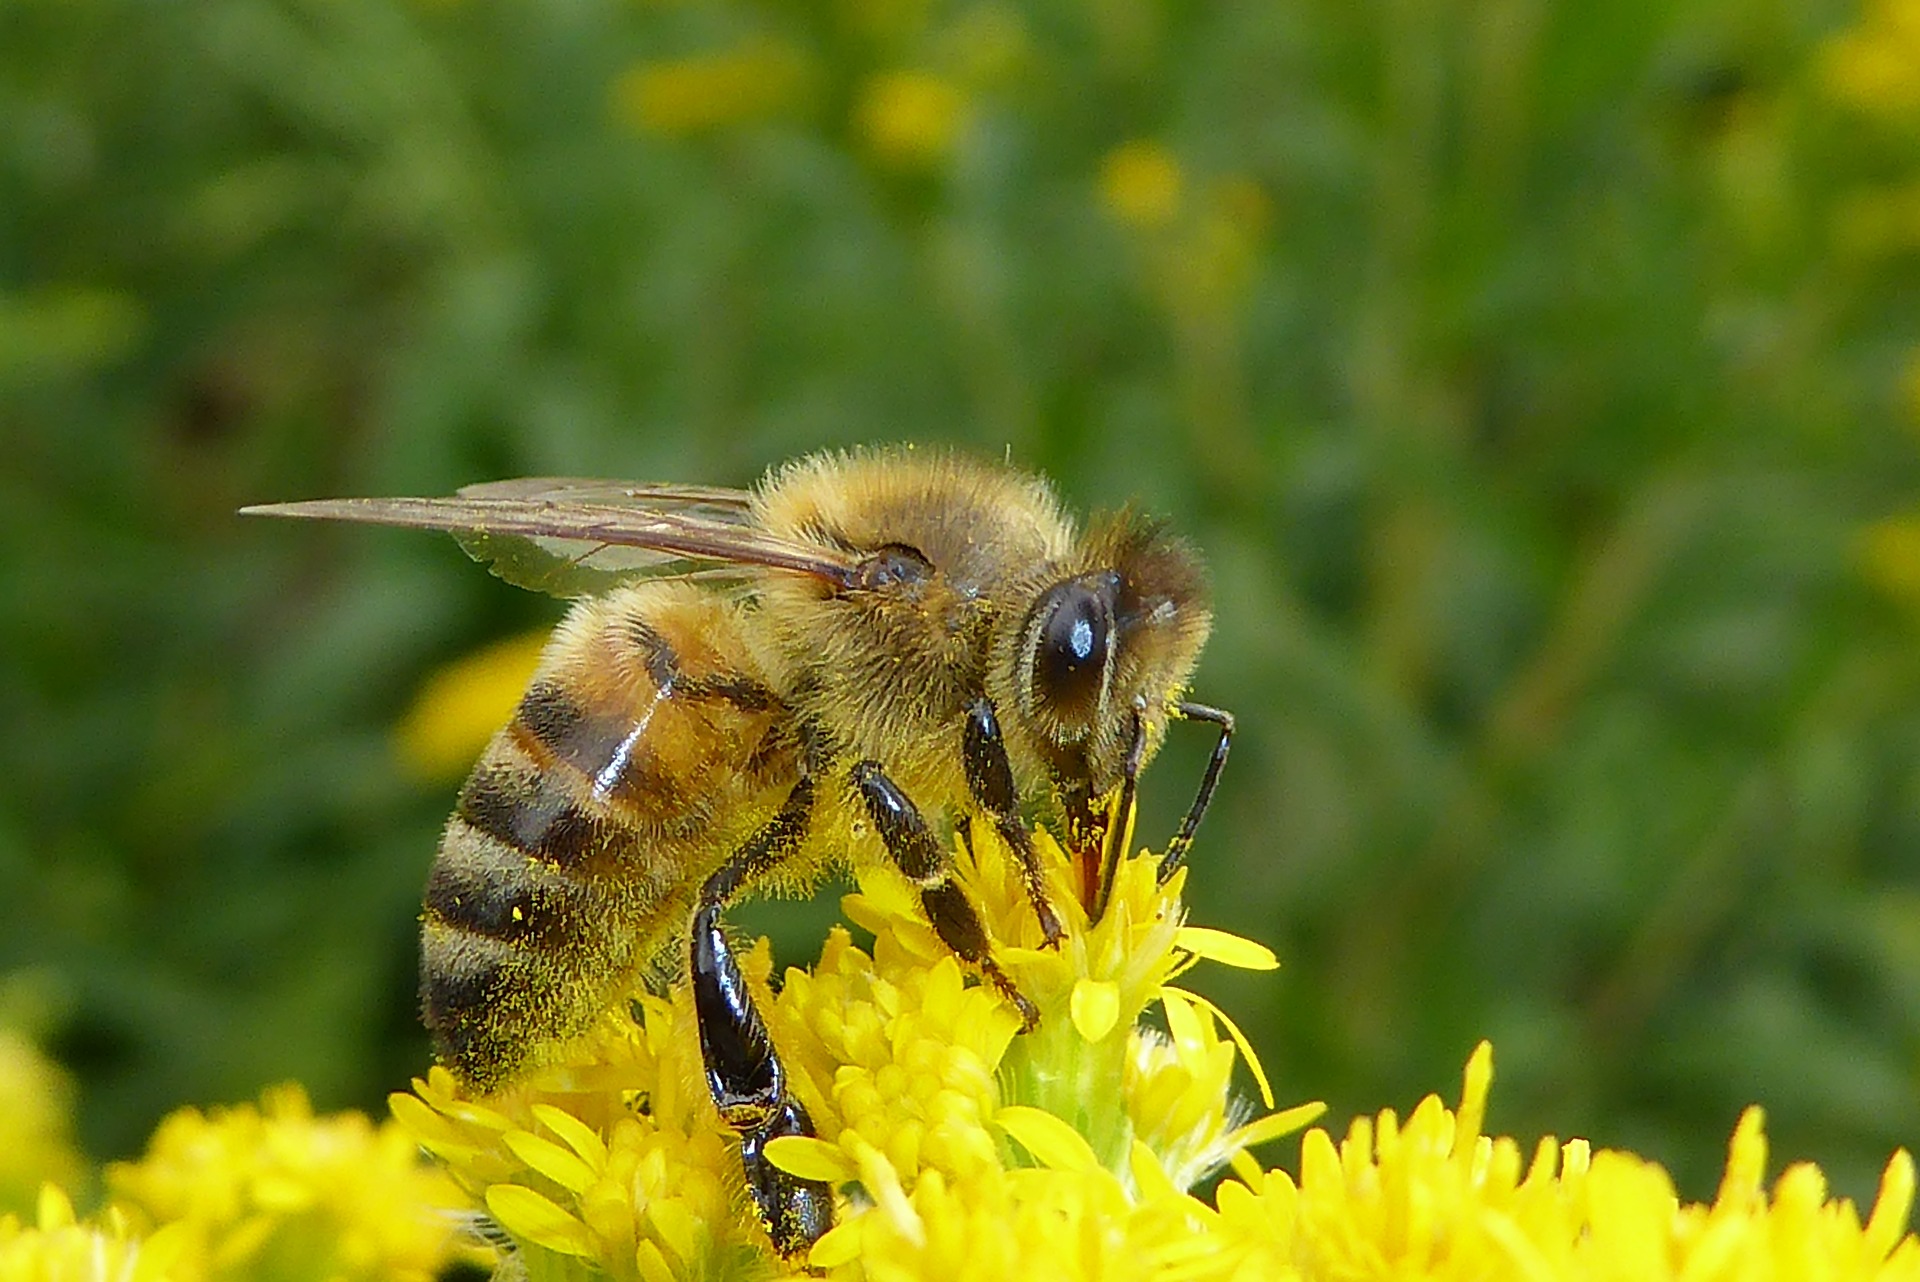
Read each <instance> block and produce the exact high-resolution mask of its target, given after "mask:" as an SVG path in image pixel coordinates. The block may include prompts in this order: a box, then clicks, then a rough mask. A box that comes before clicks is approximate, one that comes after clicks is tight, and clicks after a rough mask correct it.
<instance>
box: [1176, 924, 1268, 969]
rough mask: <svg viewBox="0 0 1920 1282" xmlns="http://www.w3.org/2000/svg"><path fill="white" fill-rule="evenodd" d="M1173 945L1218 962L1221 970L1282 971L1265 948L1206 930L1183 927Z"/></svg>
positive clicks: (1217, 931)
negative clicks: (1229, 967)
mask: <svg viewBox="0 0 1920 1282" xmlns="http://www.w3.org/2000/svg"><path fill="white" fill-rule="evenodd" d="M1173 944H1174V947H1176V948H1184V949H1186V950H1187V951H1188V952H1190V953H1192V954H1194V955H1195V956H1196V957H1204V958H1206V959H1207V960H1208V961H1215V962H1219V963H1220V964H1221V965H1222V966H1237V967H1239V968H1240V969H1241V970H1278V969H1279V968H1280V959H1279V958H1278V957H1275V956H1274V955H1273V950H1272V949H1271V948H1268V947H1267V946H1266V945H1265V944H1256V943H1255V942H1254V941H1253V940H1251V939H1245V938H1242V937H1241V936H1239V935H1234V934H1230V933H1228V932H1227V931H1224V930H1214V929H1211V928H1210V927H1207V926H1182V927H1181V928H1180V929H1179V930H1178V931H1176V932H1175V933H1174V936H1173Z"/></svg>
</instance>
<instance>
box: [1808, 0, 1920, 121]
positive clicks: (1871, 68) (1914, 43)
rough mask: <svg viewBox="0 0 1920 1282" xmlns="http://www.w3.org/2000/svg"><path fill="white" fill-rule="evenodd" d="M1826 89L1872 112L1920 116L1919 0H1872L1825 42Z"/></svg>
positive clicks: (1891, 117) (1899, 115)
mask: <svg viewBox="0 0 1920 1282" xmlns="http://www.w3.org/2000/svg"><path fill="white" fill-rule="evenodd" d="M1821 71H1822V73H1823V75H1824V79H1825V81H1826V85H1827V89H1828V92H1830V93H1831V94H1832V95H1833V96H1834V97H1835V98H1837V99H1838V100H1839V101H1841V102H1844V103H1846V104H1847V105H1849V106H1851V107H1854V108H1856V109H1857V110H1860V111H1863V112H1866V113H1868V114H1870V115H1876V116H1881V117H1885V118H1890V119H1895V120H1898V119H1902V118H1920V4H1916V3H1915V0H1872V2H1871V3H1870V4H1869V5H1868V7H1867V11H1866V13H1865V14H1864V15H1863V16H1862V17H1861V20H1860V22H1859V23H1858V24H1856V25H1855V26H1852V27H1849V28H1848V29H1847V30H1845V31H1843V32H1841V33H1840V34H1839V35H1837V36H1835V37H1833V38H1832V39H1831V40H1829V41H1828V42H1827V45H1826V47H1825V48H1824V49H1823V50H1822V53H1821Z"/></svg>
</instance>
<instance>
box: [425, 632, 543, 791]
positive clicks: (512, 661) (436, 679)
mask: <svg viewBox="0 0 1920 1282" xmlns="http://www.w3.org/2000/svg"><path fill="white" fill-rule="evenodd" d="M549 635H550V634H549V633H548V632H547V631H546V630H545V629H542V630H540V631H538V632H529V633H527V634H525V635H524V636H517V637H509V638H507V639H506V640H504V641H498V642H495V643H494V644H493V645H490V646H487V647H486V648H484V649H481V650H476V651H474V652H473V653H472V654H470V655H467V656H465V657H463V658H460V659H456V660H455V661H454V662H452V663H450V664H448V665H447V666H445V667H444V668H441V669H440V670H439V671H437V672H435V673H434V674H433V675H432V676H430V677H428V678H427V681H426V683H425V684H424V685H422V686H421V687H420V692H419V694H417V695H415V696H414V700H413V706H412V707H410V708H409V709H407V714H406V716H404V717H402V718H401V719H400V724H399V725H398V726H397V727H396V728H395V731H394V739H395V743H396V745H397V747H398V749H399V752H400V756H401V759H402V760H404V761H405V762H406V763H407V765H408V766H409V767H410V768H412V770H413V772H414V773H415V774H417V775H418V776H420V777H421V778H422V779H429V780H445V779H459V778H462V777H464V776H465V775H466V773H467V772H468V771H469V770H471V769H473V763H474V761H475V760H477V759H478V758H479V756H480V753H481V752H482V750H484V749H485V748H486V746H487V741H488V740H489V739H491V738H493V736H494V732H495V731H497V730H499V729H500V727H501V726H504V725H506V724H507V722H508V720H509V719H510V718H511V717H512V716H513V709H514V706H515V705H516V704H518V703H519V702H520V696H521V695H522V694H524V693H526V689H527V685H528V684H529V683H530V682H531V681H532V680H533V670H534V668H535V667H536V666H537V665H538V664H539V662H540V652H541V651H542V650H543V649H545V648H546V644H547V637H548V636H549Z"/></svg>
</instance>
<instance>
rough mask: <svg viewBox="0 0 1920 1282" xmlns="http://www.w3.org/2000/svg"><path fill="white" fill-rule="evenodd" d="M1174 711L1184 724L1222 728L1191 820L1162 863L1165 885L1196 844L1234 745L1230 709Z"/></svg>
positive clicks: (1179, 707)
mask: <svg viewBox="0 0 1920 1282" xmlns="http://www.w3.org/2000/svg"><path fill="white" fill-rule="evenodd" d="M1173 711H1174V714H1175V715H1176V716H1178V717H1179V718H1180V719H1181V720H1183V721H1205V722H1207V723H1209V724H1211V725H1215V726H1218V727H1219V728H1220V738H1219V740H1218V741H1217V742H1215V744H1214V745H1213V757H1212V759H1211V760H1209V761H1208V762H1207V770H1206V773H1205V774H1203V775H1201V776H1200V791H1199V793H1198V794H1197V795H1196V796H1195V797H1194V799H1193V805H1192V806H1190V807H1189V808H1188V809H1187V817H1186V818H1185V819H1182V820H1181V821H1180V827H1179V829H1178V830H1177V831H1176V832H1175V833H1174V834H1173V840H1172V841H1169V842H1168V843H1167V853H1166V854H1165V855H1164V856H1162V858H1161V860H1160V873H1159V878H1160V884H1161V885H1163V886H1164V885H1165V884H1166V882H1167V878H1169V877H1171V876H1173V874H1174V870H1175V869H1177V868H1179V867H1180V864H1181V863H1182V861H1184V860H1185V859H1186V857H1187V849H1188V847H1190V846H1192V845H1193V833H1194V830H1195V829H1196V828H1198V827H1199V826H1200V820H1201V818H1202V817H1203V816H1204V815H1205V814H1206V813H1207V807H1208V805H1210V804H1211V803H1212V801H1213V790H1214V789H1215V788H1216V787H1218V786H1219V784H1220V770H1221V768H1222V767H1224V766H1225V765H1226V764H1227V749H1229V748H1231V747H1232V746H1233V714H1232V713H1231V712H1228V711H1227V710H1226V709H1224V708H1213V707H1209V706H1207V705H1206V704H1204V703H1186V702H1181V703H1178V704H1175V705H1174V709H1173Z"/></svg>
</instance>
